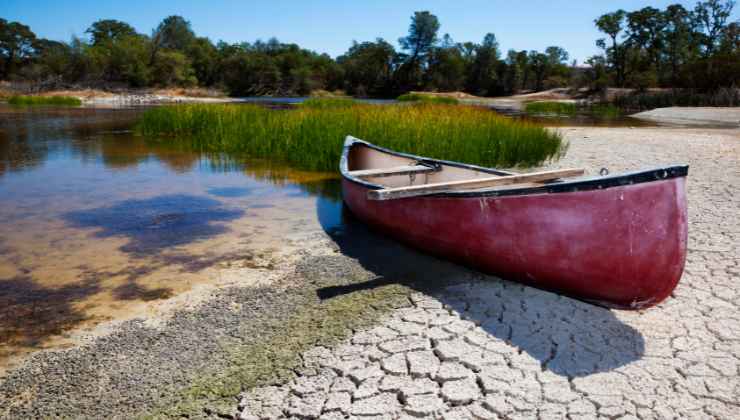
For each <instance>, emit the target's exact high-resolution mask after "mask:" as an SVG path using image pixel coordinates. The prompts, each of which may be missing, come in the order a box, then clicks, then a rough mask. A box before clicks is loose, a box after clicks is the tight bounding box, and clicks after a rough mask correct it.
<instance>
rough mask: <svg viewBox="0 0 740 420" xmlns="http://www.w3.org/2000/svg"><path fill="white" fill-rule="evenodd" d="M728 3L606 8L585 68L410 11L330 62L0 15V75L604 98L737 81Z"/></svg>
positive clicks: (270, 46) (739, 67)
mask: <svg viewBox="0 0 740 420" xmlns="http://www.w3.org/2000/svg"><path fill="white" fill-rule="evenodd" d="M734 5H735V2H734V1H733V0H705V1H700V2H698V3H697V4H696V5H695V7H693V8H692V9H688V8H686V7H684V6H682V5H680V4H672V5H669V6H667V7H666V8H665V9H662V10H661V9H658V8H655V7H650V6H648V7H643V8H641V9H638V10H632V11H625V10H617V11H614V12H611V13H606V14H604V15H603V16H600V17H598V18H597V19H596V20H595V21H594V23H595V25H596V27H597V28H598V29H599V30H600V31H601V32H603V33H604V34H605V38H603V39H598V40H597V41H596V45H597V46H598V47H599V48H601V49H602V50H603V53H602V54H599V55H597V56H594V57H591V58H589V59H588V60H587V61H586V62H587V63H589V64H591V66H590V67H586V66H582V67H580V68H578V67H576V63H575V61H574V62H573V63H568V58H569V54H568V53H567V51H565V50H564V49H563V48H561V47H558V46H548V47H547V48H546V49H545V51H544V52H540V51H536V50H523V51H515V50H511V51H509V52H508V54H507V55H506V58H505V59H502V57H501V51H500V49H499V44H498V41H497V39H496V36H495V35H494V34H493V33H488V34H486V35H485V37H484V38H483V40H482V42H480V43H474V42H454V41H453V40H452V37H450V35H449V34H445V35H444V36H439V28H440V27H441V24H440V21H439V19H438V18H437V17H436V16H435V15H433V14H432V13H430V12H428V11H420V12H415V13H414V14H413V16H412V17H411V22H410V25H409V28H408V34H407V35H406V36H405V37H402V38H400V39H399V43H400V45H401V50H400V51H396V49H395V48H394V47H393V45H391V44H389V43H388V42H386V41H385V40H383V39H380V38H378V39H376V40H375V41H371V42H359V43H358V42H354V43H353V44H352V46H351V47H350V48H349V50H348V51H347V52H346V53H344V54H342V55H340V56H339V57H337V59H336V60H334V59H332V58H331V57H329V56H328V55H326V54H319V53H316V52H313V51H309V50H306V49H303V48H300V47H299V46H298V45H296V44H286V43H281V42H279V41H278V40H276V39H270V40H269V41H267V42H262V41H257V42H254V43H251V44H250V43H246V42H242V43H236V44H227V43H224V42H219V43H218V44H217V45H214V44H213V43H212V42H211V41H210V40H209V39H208V38H203V37H198V36H197V35H196V34H195V32H194V31H193V29H192V27H191V25H190V22H189V21H188V20H186V19H185V18H183V17H182V16H176V15H174V16H168V17H166V18H165V19H164V20H162V22H160V23H159V25H157V27H156V28H155V29H154V30H153V31H152V32H151V35H150V36H147V35H144V34H139V33H136V31H135V30H134V28H133V27H132V26H131V25H129V24H128V23H125V22H121V21H118V20H113V19H104V20H98V21H96V22H94V23H93V24H92V25H91V26H90V27H89V28H88V30H87V31H86V33H87V34H89V40H85V39H79V38H73V40H72V41H71V42H69V43H63V42H56V41H49V40H44V39H37V38H36V35H35V34H34V33H33V32H32V31H31V29H30V28H29V27H28V26H25V25H23V24H21V23H19V22H8V21H6V20H4V19H0V78H3V79H14V80H18V79H20V80H27V81H32V82H37V83H43V84H44V87H49V88H54V87H56V86H59V87H62V86H68V85H70V84H77V85H87V86H92V87H101V86H102V87H107V86H111V85H113V86H122V85H127V86H132V87H145V86H171V85H175V86H192V85H195V84H197V85H200V86H205V87H214V86H215V87H218V88H224V89H226V90H228V91H229V93H230V94H231V95H234V96H252V95H274V96H304V95H308V94H309V93H310V92H312V91H314V90H318V89H321V90H327V91H334V90H343V91H345V92H348V93H349V94H350V95H354V96H360V97H364V96H370V97H385V98H392V97H395V96H398V95H399V94H401V93H403V92H409V91H425V90H426V91H439V92H449V91H460V90H464V91H466V92H468V93H472V94H475V95H480V96H498V95H509V94H514V93H517V92H519V91H523V90H524V91H526V90H536V91H539V90H543V89H550V88H555V87H564V86H568V85H574V84H575V85H577V86H579V87H583V86H587V87H589V88H591V89H592V90H594V91H601V92H604V91H605V89H606V88H607V87H609V86H616V87H631V88H637V89H640V90H646V89H648V88H652V87H672V88H690V89H699V90H702V91H705V92H711V91H716V90H717V89H719V88H721V87H730V86H738V85H740V22H737V21H734V22H733V21H731V16H732V11H733V7H734Z"/></svg>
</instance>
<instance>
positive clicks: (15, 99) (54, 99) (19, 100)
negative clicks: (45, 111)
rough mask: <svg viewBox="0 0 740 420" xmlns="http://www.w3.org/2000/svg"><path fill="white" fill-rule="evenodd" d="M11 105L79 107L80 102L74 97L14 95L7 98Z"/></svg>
mask: <svg viewBox="0 0 740 420" xmlns="http://www.w3.org/2000/svg"><path fill="white" fill-rule="evenodd" d="M8 103H9V104H11V105H54V106H80V105H82V101H81V100H80V99H79V98H75V97H74V96H25V95H16V96H11V97H10V98H8Z"/></svg>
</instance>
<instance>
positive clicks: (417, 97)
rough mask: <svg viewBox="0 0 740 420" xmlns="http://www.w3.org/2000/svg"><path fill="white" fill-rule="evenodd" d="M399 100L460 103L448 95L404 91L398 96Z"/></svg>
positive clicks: (447, 103) (448, 103)
mask: <svg viewBox="0 0 740 420" xmlns="http://www.w3.org/2000/svg"><path fill="white" fill-rule="evenodd" d="M396 100H397V101H399V102H423V103H429V104H446V105H457V104H458V103H460V101H458V100H457V99H455V98H450V97H446V96H434V95H422V94H419V93H404V94H403V95H401V96H399V97H398V98H396Z"/></svg>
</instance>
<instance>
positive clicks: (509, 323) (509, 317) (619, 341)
mask: <svg viewBox="0 0 740 420" xmlns="http://www.w3.org/2000/svg"><path fill="white" fill-rule="evenodd" d="M317 212H318V216H319V220H320V222H321V225H322V228H324V231H325V232H326V233H327V234H328V235H329V236H330V237H331V238H332V239H333V240H334V241H335V242H336V244H337V245H338V246H339V248H340V251H341V253H342V254H344V255H346V256H348V257H351V258H354V259H356V260H357V261H358V262H359V263H360V264H361V265H362V266H363V268H365V269H366V270H368V271H370V272H372V273H374V274H376V275H377V277H376V278H374V279H372V280H370V281H366V282H364V283H358V284H350V285H346V286H332V287H325V288H322V289H320V290H319V291H318V292H317V294H318V295H319V297H320V298H321V299H331V298H332V297H334V296H337V295H342V294H347V293H352V292H355V291H358V290H363V289H370V288H375V287H379V286H382V285H385V284H390V283H402V284H404V285H407V286H409V287H412V288H414V289H416V290H419V291H421V292H424V293H426V294H429V295H432V296H434V297H435V298H437V299H438V300H440V301H441V302H442V303H444V304H447V305H448V306H449V307H451V308H453V309H455V310H456V311H457V312H458V313H460V314H461V315H462V316H463V317H464V318H466V319H469V320H471V321H474V322H475V323H476V324H479V325H480V327H481V328H482V329H483V330H484V331H486V332H487V333H488V334H490V335H491V336H492V337H495V338H497V339H499V340H503V341H505V342H507V343H509V344H510V345H511V346H514V347H515V348H516V349H518V353H522V352H526V353H527V354H529V355H530V356H532V358H534V359H536V360H537V361H538V362H539V363H540V367H541V368H542V369H543V370H549V371H551V372H553V373H555V374H558V375H562V376H568V377H577V376H587V375H590V374H594V373H598V372H606V371H610V370H613V369H616V368H619V367H621V366H624V365H627V364H629V363H631V362H633V361H636V360H639V359H640V358H641V357H642V356H643V354H644V353H645V340H644V338H643V336H642V335H641V334H640V332H639V331H638V330H636V329H634V328H633V327H631V326H629V325H627V324H624V323H623V322H622V321H621V320H619V319H618V318H617V317H616V316H615V314H614V313H613V312H612V311H610V310H608V309H605V308H601V307H598V306H594V305H591V304H588V303H584V302H581V301H578V300H574V299H570V298H567V297H564V296H560V295H557V294H554V293H550V292H546V291H543V290H539V289H535V288H531V287H527V286H523V285H520V284H518V283H513V282H509V281H506V280H501V279H498V278H496V277H493V276H487V275H483V274H481V273H478V272H475V271H473V270H470V269H467V268H465V267H461V266H459V265H456V264H453V263H449V262H445V261H442V260H440V259H437V258H434V257H431V256H428V255H425V254H423V253H421V252H417V251H415V250H413V249H411V248H408V247H406V246H403V245H401V244H399V243H398V242H396V241H393V240H391V239H388V238H385V237H383V236H382V235H380V234H378V233H376V232H373V231H372V230H370V229H369V228H368V227H366V226H365V225H364V224H363V223H361V222H359V221H358V220H357V219H355V218H354V217H353V216H352V215H351V213H350V212H349V211H348V209H347V208H346V206H344V205H342V204H340V203H338V202H332V201H329V200H321V199H320V200H319V203H318V206H317ZM530 360H531V359H530Z"/></svg>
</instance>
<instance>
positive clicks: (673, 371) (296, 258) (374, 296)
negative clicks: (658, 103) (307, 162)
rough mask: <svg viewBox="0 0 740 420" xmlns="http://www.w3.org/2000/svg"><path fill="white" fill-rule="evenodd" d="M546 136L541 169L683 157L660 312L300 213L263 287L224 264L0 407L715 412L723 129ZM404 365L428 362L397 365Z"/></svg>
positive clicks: (19, 375) (12, 389)
mask: <svg viewBox="0 0 740 420" xmlns="http://www.w3.org/2000/svg"><path fill="white" fill-rule="evenodd" d="M559 130H560V131H561V133H563V135H564V136H565V139H566V140H568V141H569V142H570V148H569V150H568V154H567V155H566V157H565V158H564V159H563V160H561V161H559V162H557V163H556V164H553V165H550V166H549V167H551V168H565V167H574V166H584V167H586V168H587V169H588V171H589V173H591V174H596V173H598V171H599V169H600V168H602V167H607V168H608V169H609V170H610V171H611V172H612V173H614V172H619V171H627V170H633V169H638V168H645V167H651V166H660V165H664V164H671V163H688V164H690V165H691V168H690V172H689V178H688V183H687V185H688V200H689V224H690V227H689V254H688V258H687V266H686V271H685V273H684V276H683V278H682V280H681V283H680V285H679V287H678V289H676V292H675V293H674V296H673V297H672V298H670V299H669V300H667V301H666V302H664V303H663V304H661V305H659V306H658V307H656V308H653V309H650V310H648V311H645V312H643V313H640V312H618V311H607V310H605V309H602V308H598V307H594V306H591V305H587V304H584V303H581V302H578V301H574V300H572V299H568V298H564V297H560V296H557V295H554V294H551V293H548V292H544V291H540V290H536V289H531V288H528V287H523V286H520V285H517V284H514V283H509V282H506V281H502V280H499V279H497V278H495V277H492V276H483V275H480V274H478V273H475V272H472V271H470V270H467V269H464V268H461V267H458V266H455V265H453V264H449V263H446V262H443V261H439V260H436V259H433V258H430V257H426V256H424V255H421V254H419V253H416V252H415V251H412V250H409V249H407V248H404V247H402V246H400V245H398V244H396V243H394V242H392V241H389V240H386V239H384V238H382V237H380V236H378V235H375V234H373V233H371V232H368V231H367V230H365V228H364V227H363V226H362V225H361V224H349V225H348V226H347V227H345V228H344V229H343V230H333V229H324V228H323V227H322V225H321V223H320V221H319V220H315V219H307V220H306V221H305V222H303V223H301V229H300V230H297V231H295V232H293V233H291V234H288V235H285V237H286V241H287V243H289V244H292V245H291V247H288V248H291V249H292V250H291V251H285V253H283V254H281V257H280V261H281V263H280V264H277V265H276V266H275V267H273V268H272V269H270V270H269V271H265V270H257V271H255V272H254V275H255V276H256V277H252V278H257V277H260V278H265V279H267V281H263V282H262V283H259V284H255V283H252V282H250V281H249V278H250V277H249V276H246V275H243V274H242V275H238V276H234V277H231V278H232V279H233V282H231V283H230V284H229V285H228V286H226V287H217V288H207V289H203V290H202V291H197V292H195V293H196V294H198V297H197V299H196V298H195V296H193V298H192V299H185V300H184V301H190V302H191V304H189V305H184V304H183V305H182V306H175V307H173V308H172V310H171V311H168V312H163V313H162V314H160V315H158V317H157V318H155V319H139V320H132V321H128V322H125V323H123V324H122V325H119V326H118V327H116V328H113V329H112V331H111V332H110V333H108V334H107V335H105V336H102V337H98V338H91V339H90V340H89V342H87V343H85V344H84V345H82V346H75V347H72V348H69V349H67V350H61V351H46V352H40V353H37V354H36V355H34V356H33V357H31V358H30V359H29V360H28V361H27V362H26V363H25V365H23V366H22V367H20V368H17V369H15V370H13V371H11V372H9V374H8V375H6V377H5V378H3V379H2V380H0V407H2V409H0V417H8V418H28V417H49V416H54V415H56V414H57V413H58V414H59V415H63V416H68V417H75V418H100V417H106V416H110V417H132V416H135V415H142V414H144V413H150V414H152V415H154V416H166V417H175V416H177V415H180V414H188V415H191V416H194V417H214V418H215V417H217V416H218V415H226V416H230V415H234V414H236V413H237V412H241V413H242V415H243V416H244V417H245V418H254V417H249V416H252V415H260V414H262V415H264V416H267V417H270V415H271V414H281V415H282V414H284V415H288V416H289V415H307V416H309V417H310V416H311V415H313V414H312V413H314V414H315V413H317V412H322V411H324V412H326V413H330V412H333V414H327V416H329V418H332V417H331V416H334V417H337V416H338V415H339V413H343V412H347V413H355V414H361V412H362V413H363V414H371V413H369V412H368V411H363V410H369V409H374V410H388V412H389V413H391V412H395V413H399V412H401V411H406V412H413V413H415V414H417V415H424V412H421V411H419V410H436V411H438V412H440V413H448V416H449V417H450V418H452V416H453V415H457V416H458V417H462V418H469V417H470V416H472V415H473V414H474V413H476V415H479V416H481V415H485V416H488V417H495V415H499V416H508V417H512V418H514V417H521V418H531V417H536V416H538V415H539V416H542V417H547V416H551V417H564V416H565V415H569V416H570V418H579V417H580V418H592V417H596V416H598V415H601V416H605V417H610V418H614V417H618V416H623V415H624V416H630V415H631V416H636V417H639V418H652V417H658V418H661V417H674V416H676V417H684V418H695V417H701V416H708V417H717V418H729V417H732V412H734V410H736V408H737V406H738V405H740V400H739V399H738V384H739V383H740V371H739V369H740V329H738V326H739V325H740V318H738V315H737V314H738V309H739V308H740V294H739V293H737V292H736V290H735V285H736V283H737V282H738V281H739V280H740V271H739V270H738V267H740V245H739V244H740V224H739V223H740V222H738V220H737V217H735V216H736V211H737V208H738V206H739V205H740V189H739V188H740V187H738V186H740V172H738V171H737V168H738V167H740V130H717V129H685V128H665V127H656V128H632V129H631V128H560V129H559ZM317 213H320V212H318V211H317ZM388 261H394V262H393V263H392V264H389V263H388ZM268 274H269V276H268ZM213 275H218V274H217V273H213ZM432 317H433V318H434V319H435V320H436V319H437V318H439V319H438V321H434V322H433V321H432ZM462 319H465V320H467V321H471V322H465V321H462ZM443 321H444V322H443ZM447 321H449V322H447ZM436 322H439V325H437V324H436ZM373 328H374V329H373ZM403 336H407V337H409V338H408V339H400V337H403ZM394 340H396V341H399V343H396V341H394ZM383 342H385V343H387V344H385V345H381V343H383ZM443 342H444V344H443V345H442V348H440V347H439V346H440V344H442V343H443ZM393 343H396V344H398V345H395V344H393ZM432 346H435V347H434V349H435V351H434V352H430V351H429V350H430V349H431V348H432ZM443 349H446V350H444V351H443ZM461 349H464V350H465V352H464V353H465V354H468V355H472V356H470V357H471V358H463V359H461V356H460V351H461ZM388 351H390V353H388V354H386V352H388ZM456 352H457V353H456ZM403 353H409V355H402V356H395V357H393V356H392V354H403ZM411 353H414V354H411ZM455 354H458V356H455ZM475 357H477V359H475ZM380 359H383V360H384V361H383V362H380V361H379V360H380ZM405 359H408V360H409V361H411V360H418V361H420V362H421V363H420V364H416V362H413V363H412V364H406V363H405ZM441 359H445V360H441ZM398 361H404V363H400V364H399V363H396V364H395V365H394V364H393V363H394V362H398ZM476 363H478V364H480V366H479V367H478V368H476ZM437 364H439V366H440V367H441V366H445V370H444V372H446V373H442V372H443V371H441V370H439V369H436V368H435V366H437ZM417 366H421V368H424V369H427V371H416V370H414V371H409V370H405V369H408V368H409V367H412V368H413V369H417ZM425 366H426V367H425ZM429 367H432V368H433V369H436V370H435V371H434V372H431V371H428V370H429ZM338 372H340V373H346V374H347V376H348V377H349V378H353V379H352V380H351V381H347V380H346V378H345V379H341V377H339V376H337V373H338ZM350 373H351V374H350ZM445 375H446V376H445ZM296 376H299V377H300V378H302V379H300V380H297V381H295V380H294V378H295V377H296ZM430 376H433V377H434V378H435V379H437V381H431V380H429V381H427V380H424V377H427V378H428V377H430ZM395 378H399V379H400V380H399V381H398V382H397V383H395V385H394V382H393V379H395ZM472 378H476V379H474V380H472V381H471V379H472ZM448 382H449V384H448ZM407 383H409V384H410V385H408V384H407ZM357 384H359V385H360V386H359V387H358V386H357ZM261 385H266V386H267V385H272V386H276V388H263V387H261ZM407 385H408V386H407ZM332 387H335V388H334V391H336V392H335V393H331V396H332V397H331V398H332V399H331V401H332V404H335V405H332V404H330V403H329V400H330V399H329V396H330V392H328V391H331V389H332ZM242 388H244V389H246V390H247V391H248V392H246V393H244V394H242V395H241V396H240V395H239V394H240V391H241V390H242ZM101 390H102V392H101ZM399 397H400V400H399ZM1 410H4V411H1ZM377 414H382V413H377Z"/></svg>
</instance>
